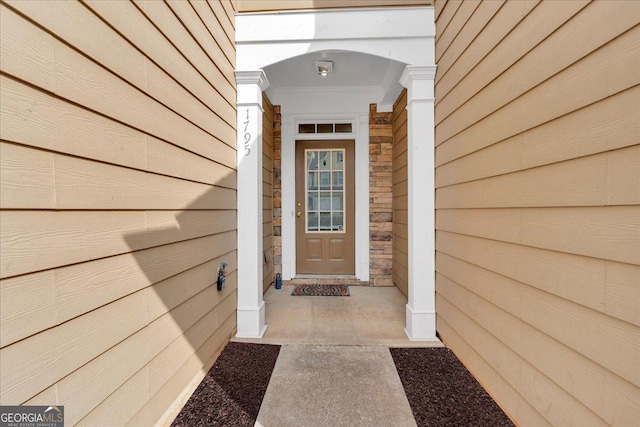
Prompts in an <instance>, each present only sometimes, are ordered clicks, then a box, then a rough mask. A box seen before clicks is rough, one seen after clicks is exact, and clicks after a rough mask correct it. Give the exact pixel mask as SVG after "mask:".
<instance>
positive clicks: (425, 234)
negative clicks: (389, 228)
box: [400, 65, 437, 341]
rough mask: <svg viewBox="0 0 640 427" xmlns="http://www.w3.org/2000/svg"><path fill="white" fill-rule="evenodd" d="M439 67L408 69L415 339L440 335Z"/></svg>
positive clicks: (411, 323) (410, 320)
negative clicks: (436, 98) (437, 247)
mask: <svg viewBox="0 0 640 427" xmlns="http://www.w3.org/2000/svg"><path fill="white" fill-rule="evenodd" d="M435 74H436V67H435V65H426V66H413V65H409V66H407V67H406V68H405V70H404V73H403V74H402V77H401V78H400V83H401V84H402V85H403V86H404V87H406V88H407V172H408V183H409V188H408V193H409V194H408V216H409V247H408V249H409V302H408V303H407V310H406V312H407V325H406V329H405V332H406V334H407V336H408V337H409V339H410V340H412V341H430V340H437V338H436V310H435V187H434V185H435V180H434V165H435V162H434V155H435V129H434V78H435Z"/></svg>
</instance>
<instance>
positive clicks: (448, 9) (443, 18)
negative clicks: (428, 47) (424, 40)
mask: <svg viewBox="0 0 640 427" xmlns="http://www.w3.org/2000/svg"><path fill="white" fill-rule="evenodd" d="M462 3H463V1H462V0H447V2H446V4H445V6H444V8H443V9H442V12H440V15H439V16H438V20H437V21H436V25H438V31H437V34H436V42H437V41H439V40H440V38H441V37H442V35H443V34H446V32H447V28H448V27H449V24H450V23H451V20H452V19H453V17H454V16H455V15H456V13H457V12H458V9H459V8H460V5H461V4H462ZM438 44H440V43H438Z"/></svg>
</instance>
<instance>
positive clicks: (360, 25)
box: [236, 7, 436, 70]
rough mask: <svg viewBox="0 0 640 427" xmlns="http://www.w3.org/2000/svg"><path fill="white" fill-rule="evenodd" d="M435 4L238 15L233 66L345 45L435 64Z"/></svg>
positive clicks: (255, 64) (247, 66) (410, 61)
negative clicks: (431, 5) (234, 64)
mask: <svg viewBox="0 0 640 427" xmlns="http://www.w3.org/2000/svg"><path fill="white" fill-rule="evenodd" d="M435 33H436V31H435V23H434V10H433V7H410V8H408V7H407V8H403V7H398V8H371V9H366V8H360V9H335V10H311V11H296V12H269V13H253V14H241V15H236V69H237V70H257V69H262V68H265V67H267V66H269V65H271V64H274V63H276V62H280V61H284V60H286V59H289V58H293V57H295V56H299V55H303V54H305V53H310V52H318V51H326V50H333V49H336V50H345V51H353V52H361V53H366V54H370V55H377V56H381V57H383V58H388V59H392V60H395V61H399V62H403V63H405V64H408V65H435V51H434V45H435V43H434V41H433V39H434V38H435Z"/></svg>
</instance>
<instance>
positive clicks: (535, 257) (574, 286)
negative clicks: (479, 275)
mask: <svg viewBox="0 0 640 427" xmlns="http://www.w3.org/2000/svg"><path fill="white" fill-rule="evenodd" d="M436 250H437V251H438V252H443V253H445V254H447V255H450V256H453V257H456V258H458V259H461V260H463V261H466V262H469V263H471V264H475V265H477V266H480V267H483V268H485V269H487V270H491V271H495V272H496V273H498V274H502V275H504V276H507V277H510V278H512V279H514V280H517V281H519V282H523V283H527V284H528V285H529V286H533V287H535V288H538V289H540V290H543V291H546V292H549V293H551V294H553V295H557V296H558V297H561V298H565V299H568V300H570V301H573V302H576V303H578V304H581V305H584V306H585V307H589V308H591V309H593V310H598V311H603V310H604V300H605V294H606V287H605V277H606V262H605V261H603V260H598V259H595V258H588V257H582V256H578V255H571V254H563V253H558V252H552V251H547V250H544V249H537V248H531V247H527V246H521V245H516V244H511V243H504V242H498V241H492V240H486V239H482V238H478V237H470V236H464V235H458V234H453V233H447V232H444V231H437V232H436Z"/></svg>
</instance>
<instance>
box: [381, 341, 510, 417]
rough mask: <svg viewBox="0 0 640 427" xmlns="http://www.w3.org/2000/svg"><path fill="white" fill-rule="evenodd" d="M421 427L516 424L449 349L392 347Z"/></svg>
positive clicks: (412, 408) (406, 391)
mask: <svg viewBox="0 0 640 427" xmlns="http://www.w3.org/2000/svg"><path fill="white" fill-rule="evenodd" d="M389 350H390V351H391V356H392V357H393V361H394V363H395V364H396V369H397V370H398V375H399V376H400V381H401V382H402V386H403V387H404V391H405V394H406V395H407V399H408V400H409V405H410V406H411V410H412V411H413V416H414V417H415V419H416V424H418V426H420V427H422V426H431V427H435V426H438V427H439V426H478V427H480V426H482V427H484V426H513V423H512V422H511V420H510V419H509V417H507V416H506V415H505V413H504V412H502V409H500V407H499V406H498V405H497V404H496V402H494V400H493V399H492V398H491V396H489V394H488V393H487V392H486V391H485V390H484V389H483V388H482V386H481V385H480V384H479V383H478V382H477V381H476V379H475V378H474V377H473V375H471V373H470V372H469V371H467V369H466V368H465V367H464V365H463V364H462V362H460V361H459V360H458V358H457V357H456V356H455V354H453V352H452V351H451V350H449V349H447V348H391V349H389Z"/></svg>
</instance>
